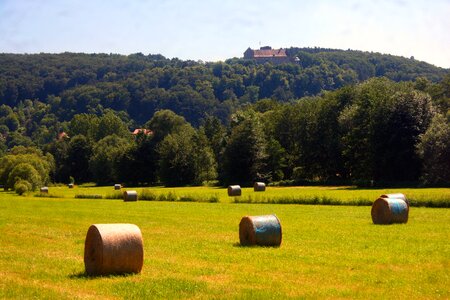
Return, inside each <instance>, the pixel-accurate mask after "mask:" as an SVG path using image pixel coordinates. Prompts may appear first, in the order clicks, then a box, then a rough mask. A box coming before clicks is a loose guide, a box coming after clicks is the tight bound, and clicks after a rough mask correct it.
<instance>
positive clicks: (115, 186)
mask: <svg viewBox="0 0 450 300" xmlns="http://www.w3.org/2000/svg"><path fill="white" fill-rule="evenodd" d="M121 188H122V185H121V184H120V183H116V184H115V185H114V189H115V190H120V189H121Z"/></svg>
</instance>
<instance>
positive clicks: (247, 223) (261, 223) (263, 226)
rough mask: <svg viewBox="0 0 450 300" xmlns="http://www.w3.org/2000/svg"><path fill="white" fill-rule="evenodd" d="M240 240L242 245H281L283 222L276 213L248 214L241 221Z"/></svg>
mask: <svg viewBox="0 0 450 300" xmlns="http://www.w3.org/2000/svg"><path fill="white" fill-rule="evenodd" d="M239 240H240V243H241V245H242V246H252V245H259V246H275V247H278V246H280V245H281V223H280V220H278V218H277V216H275V215H266V216H246V217H243V218H242V219H241V222H240V223H239Z"/></svg>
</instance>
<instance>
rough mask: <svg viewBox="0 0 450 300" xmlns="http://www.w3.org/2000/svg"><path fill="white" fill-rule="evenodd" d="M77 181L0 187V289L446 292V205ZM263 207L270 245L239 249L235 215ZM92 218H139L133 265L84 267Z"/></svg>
mask: <svg viewBox="0 0 450 300" xmlns="http://www.w3.org/2000/svg"><path fill="white" fill-rule="evenodd" d="M111 190H112V188H108V189H107V188H89V189H86V194H91V195H92V194H103V195H105V194H106V192H111ZM200 190H201V189H200ZM82 191H83V188H75V189H74V191H72V190H69V189H65V188H61V190H59V191H58V192H57V193H60V194H63V195H64V198H62V199H61V198H59V199H58V198H42V197H38V198H36V197H31V196H29V197H21V196H17V195H15V194H14V193H12V192H0V246H1V247H0V299H4V298H7V299H30V298H31V299H33V298H35V299H152V298H156V299H179V298H193V299H205V298H217V299H267V298H269V299H271V298H282V299H285V298H360V299H367V298H370V299H380V298H381V299H386V298H395V299H397V298H400V299H408V298H413V299H417V298H442V299H445V298H449V297H450V290H449V289H450V288H449V287H450V272H449V270H450V247H449V240H450V226H449V225H450V210H449V209H442V208H441V209H437V208H423V207H422V208H415V207H413V208H411V210H410V218H409V222H408V223H407V224H401V225H400V224H399V225H390V226H377V225H373V224H372V222H371V218H370V207H366V206H322V205H315V206H312V205H278V204H273V205H261V204H239V205H235V204H232V203H185V202H155V201H138V202H123V201H121V200H105V199H95V200H91V199H75V198H74V196H75V194H81V192H82ZM166 191H167V190H165V189H162V191H160V190H158V189H155V191H154V192H155V193H159V192H164V193H165V192H166ZM195 191H197V189H193V190H189V188H186V190H184V192H185V193H186V194H187V193H189V194H191V195H192V194H193V193H194V192H195ZM208 191H209V190H208ZM214 191H216V192H217V193H218V195H219V197H222V196H221V195H222V191H221V190H218V189H215V190H214ZM338 191H340V192H341V193H342V194H341V196H342V197H344V193H345V191H347V192H352V190H338ZM176 192H180V191H179V190H178V189H176ZM176 192H174V193H176ZM244 192H245V191H244ZM375 192H376V194H377V196H378V194H380V191H379V190H378V191H375ZM350 198H351V197H350ZM225 199H226V198H225ZM220 201H221V202H225V201H222V198H220ZM229 201H230V200H229ZM271 213H275V214H276V215H277V216H278V217H279V219H280V221H281V224H282V228H283V242H282V245H281V247H280V248H265V247H240V246H239V244H238V242H239V238H238V224H239V221H240V219H241V218H242V217H243V216H245V215H262V214H271ZM94 223H133V224H136V225H138V226H139V227H140V229H141V231H142V234H143V237H144V252H145V260H144V267H143V270H142V272H141V273H140V274H138V275H132V276H109V277H96V278H88V277H85V276H84V264H83V249H84V239H85V236H86V232H87V229H88V228H89V226H90V225H91V224H94Z"/></svg>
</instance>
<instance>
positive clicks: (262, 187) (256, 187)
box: [253, 182, 266, 192]
mask: <svg viewBox="0 0 450 300" xmlns="http://www.w3.org/2000/svg"><path fill="white" fill-rule="evenodd" d="M253 190H254V191H255V192H264V191H265V190H266V184H265V183H264V182H255V184H254V185H253Z"/></svg>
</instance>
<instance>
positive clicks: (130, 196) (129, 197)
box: [123, 191, 138, 202]
mask: <svg viewBox="0 0 450 300" xmlns="http://www.w3.org/2000/svg"><path fill="white" fill-rule="evenodd" d="M137 200H138V194H137V192H136V191H124V192H123V201H126V202H128V201H137Z"/></svg>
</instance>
